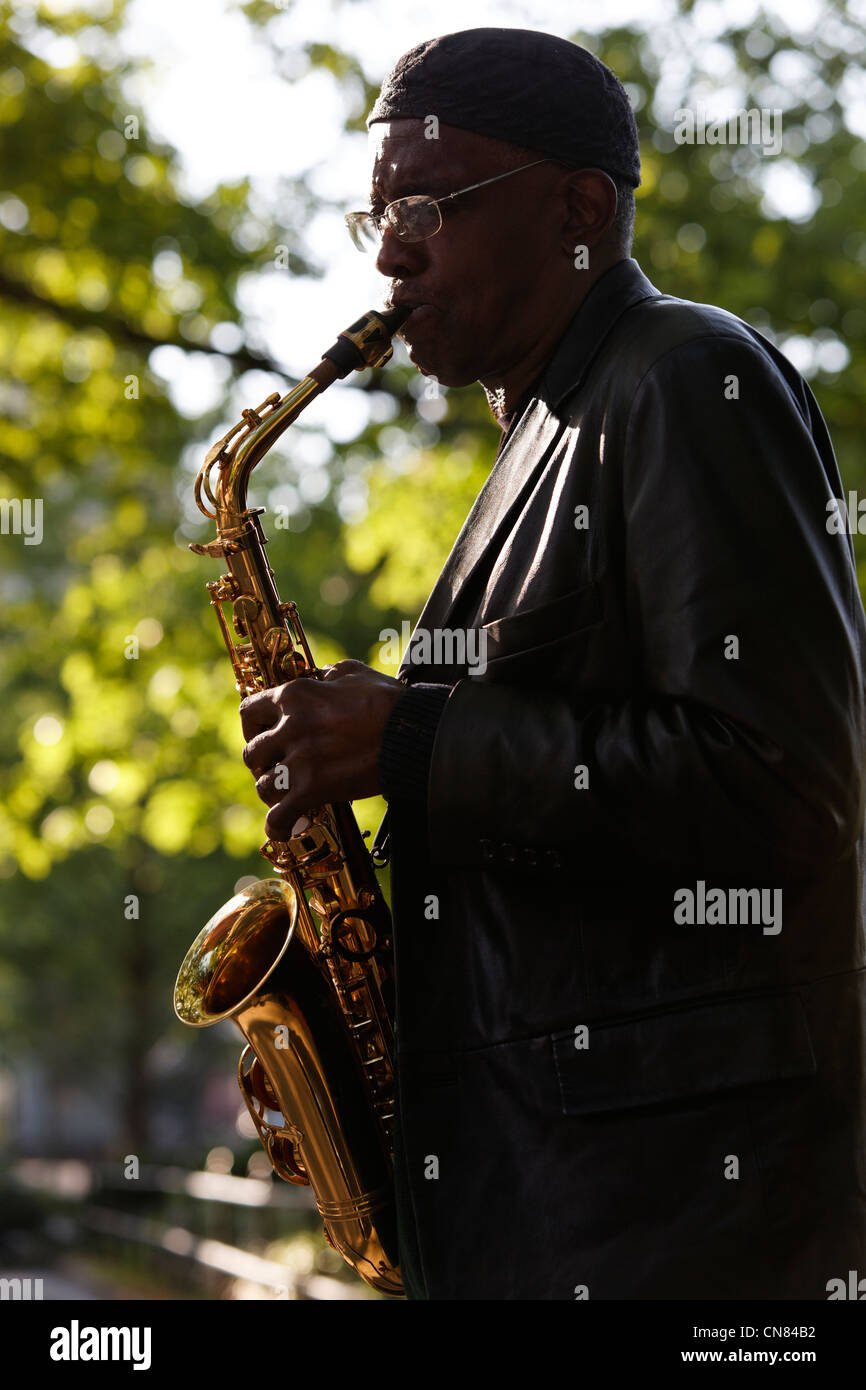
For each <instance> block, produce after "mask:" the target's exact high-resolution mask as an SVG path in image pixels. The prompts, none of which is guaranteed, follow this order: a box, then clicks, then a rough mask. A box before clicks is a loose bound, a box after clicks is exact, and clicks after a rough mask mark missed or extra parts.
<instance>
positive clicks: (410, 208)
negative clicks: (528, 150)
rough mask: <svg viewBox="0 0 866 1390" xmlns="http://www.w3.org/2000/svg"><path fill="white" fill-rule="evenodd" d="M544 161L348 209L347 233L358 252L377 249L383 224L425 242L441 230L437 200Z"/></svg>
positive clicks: (406, 238)
mask: <svg viewBox="0 0 866 1390" xmlns="http://www.w3.org/2000/svg"><path fill="white" fill-rule="evenodd" d="M546 163H548V160H547V159H534V160H533V161H532V163H531V164H521V165H520V168H519V169H509V170H508V172H507V174H496V175H494V177H493V178H492V179H482V181H481V183H471V184H470V185H469V187H468V188H459V189H458V190H457V192H456V193H446V195H445V196H444V198H429V197H428V196H427V195H426V194H424V193H417V194H413V195H412V196H411V197H408V198H398V199H397V200H396V202H393V203H389V204H388V206H387V207H386V208H385V209H384V211H382V212H347V213H346V226H347V227H348V228H349V235H350V236H351V238H352V241H353V242H354V243H355V245H356V246H357V248H358V250H359V251H372V250H376V249H378V247H379V246H380V244H381V241H382V235H383V233H384V229H385V227H390V229H391V231H392V232H393V233H394V235H395V236H396V237H397V239H398V241H427V240H428V238H429V237H431V236H435V235H436V233H437V232H438V231H441V228H442V212H441V209H440V206H439V205H440V203H448V202H451V200H452V199H453V198H461V197H462V196H463V194H464V193H471V192H472V191H473V189H475V188H486V187H487V185H488V184H490V183H498V182H499V180H500V179H510V178H511V175H512V174H522V173H523V170H524V169H534V168H535V166H536V164H546Z"/></svg>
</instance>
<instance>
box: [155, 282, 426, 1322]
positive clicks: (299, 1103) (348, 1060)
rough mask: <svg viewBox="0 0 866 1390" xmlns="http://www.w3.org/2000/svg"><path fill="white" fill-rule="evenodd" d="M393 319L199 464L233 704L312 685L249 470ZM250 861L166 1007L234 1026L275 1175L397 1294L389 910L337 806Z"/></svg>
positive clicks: (385, 344)
mask: <svg viewBox="0 0 866 1390" xmlns="http://www.w3.org/2000/svg"><path fill="white" fill-rule="evenodd" d="M408 313H409V310H408V309H394V310H390V311H381V312H378V313H376V312H371V313H369V314H365V315H364V316H363V317H362V318H360V319H359V320H358V321H357V322H356V323H353V324H352V325H351V327H350V328H348V329H346V331H345V333H341V334H340V336H339V338H338V339H337V342H336V343H335V344H334V345H333V347H331V348H329V349H328V351H327V352H326V353H325V354H324V355H323V358H322V361H321V363H320V364H319V366H318V367H316V368H314V370H313V371H312V372H311V373H310V374H309V376H307V377H305V378H304V380H303V381H302V382H300V384H299V385H298V386H296V387H295V388H294V390H292V391H290V392H289V394H288V395H287V396H285V397H283V398H282V399H281V398H280V397H279V396H278V395H273V396H269V397H268V398H267V400H265V401H263V402H262V404H261V405H259V406H257V407H256V409H255V410H245V411H244V412H243V416H242V419H241V420H240V422H239V423H238V424H237V425H235V426H234V427H233V428H232V429H231V430H229V432H228V434H226V435H225V436H224V437H223V438H222V439H221V440H219V441H218V442H217V443H216V444H215V445H214V446H213V448H212V449H210V451H209V452H208V454H207V457H206V459H205V462H204V464H203V466H202V469H201V471H200V473H199V476H198V479H197V481H196V490H195V495H196V501H197V502H198V505H199V507H200V509H201V511H203V512H204V514H205V515H206V516H208V517H210V518H211V519H213V520H215V521H216V530H217V535H216V539H214V540H212V541H209V542H207V544H204V545H199V544H196V545H193V546H191V547H190V548H191V549H192V550H195V551H196V552H197V553H198V554H201V555H207V556H210V557H212V558H216V559H221V560H224V561H225V564H226V568H227V571H228V572H227V573H226V574H224V575H222V576H221V577H220V578H219V579H217V580H214V581H212V582H211V583H209V584H208V586H207V587H208V591H209V593H210V599H211V604H212V606H213V608H214V611H215V613H216V617H217V620H218V622H219V625H220V630H221V632H222V635H223V639H224V641H225V644H226V647H227V649H228V652H229V656H230V658H231V663H232V669H233V671H234V674H235V684H236V688H237V690H238V691H239V693H240V694H242V695H251V694H253V693H254V692H255V691H257V690H268V689H271V688H273V687H274V686H277V685H282V684H284V683H285V682H287V681H289V680H298V679H308V680H309V679H314V680H315V679H320V678H321V674H322V673H321V672H320V671H319V670H318V668H317V667H316V665H315V663H314V661H313V657H312V653H311V651H310V646H309V643H308V641H307V637H306V633H305V632H304V629H303V627H302V625H301V620H300V617H299V616H298V611H297V608H296V606H295V604H294V603H282V602H281V601H280V598H279V595H278V594H277V590H276V584H275V582H274V574H273V571H272V569H271V567H270V565H269V564H268V561H267V558H266V556H265V549H264V547H265V544H266V537H265V535H264V532H263V530H262V526H261V522H260V520H259V514H260V511H261V509H260V508H250V507H248V506H247V502H246V491H247V483H248V480H249V476H250V474H251V473H252V471H253V469H254V468H255V467H256V465H257V464H258V463H260V462H261V460H262V459H263V458H264V456H265V454H266V453H267V451H268V449H270V447H271V445H272V444H273V443H275V441H276V440H277V439H278V438H279V436H280V435H281V434H282V433H283V431H284V430H285V429H286V428H287V427H288V426H289V425H290V424H291V423H292V422H293V421H294V420H295V419H297V417H298V415H299V414H300V413H301V411H302V410H304V409H305V407H306V406H307V405H308V404H309V402H310V401H311V400H313V398H314V397H315V396H317V395H318V394H319V393H320V392H321V391H323V390H325V389H326V387H328V386H329V385H330V384H331V383H332V382H333V381H335V380H337V379H338V378H340V377H344V376H348V374H349V372H350V371H352V370H362V369H363V368H364V367H376V366H381V365H382V363H383V362H385V361H387V359H388V358H389V357H390V355H391V337H392V336H393V334H394V333H395V332H396V331H397V328H398V327H399V325H400V324H401V323H402V322H403V320H404V319H405V318H406V317H407V316H408ZM209 504H210V505H209ZM211 507H212V510H211ZM224 606H228V609H229V614H228V616H227V615H226V613H225V612H224V611H223V609H224ZM236 639H237V640H236ZM262 853H263V854H264V855H265V857H266V858H267V859H269V860H270V862H271V863H272V864H273V866H274V869H275V871H276V873H277V874H278V875H279V877H277V878H269V879H261V880H259V881H258V882H256V883H253V884H251V885H250V886H249V887H247V888H245V889H244V890H243V891H242V892H240V893H237V894H235V896H234V897H233V898H231V899H229V901H228V902H227V903H226V904H225V905H224V906H223V907H221V908H220V910H219V912H217V913H215V914H214V916H213V917H211V919H210V921H209V922H208V923H207V925H206V926H205V927H203V929H202V930H201V931H200V932H199V934H198V936H197V937H196V939H195V941H194V942H193V944H192V946H191V947H190V950H189V951H188V952H187V955H186V957H185V959H184V962H183V964H182V965H181V968H180V971H179V973H178V977H177V983H176V985H175V993H174V1007H175V1012H176V1014H177V1016H178V1018H180V1019H181V1021H182V1022H183V1023H187V1024H189V1025H190V1026H191V1027H194V1028H206V1027H209V1026H210V1025H211V1024H213V1023H218V1022H220V1020H222V1019H231V1020H232V1022H234V1023H236V1024H237V1026H238V1028H239V1029H240V1031H241V1033H242V1034H243V1035H244V1037H245V1039H246V1042H247V1046H246V1047H245V1049H244V1051H243V1053H242V1054H241V1058H240V1062H239V1064H238V1083H239V1085H240V1088H241V1092H242V1094H243V1097H244V1100H245V1102H246V1105H247V1108H248V1110H249V1113H250V1115H251V1117H252V1120H253V1124H254V1125H255V1127H256V1131H257V1132H258V1135H259V1138H260V1139H261V1141H262V1144H263V1146H264V1149H265V1152H266V1153H267V1155H268V1158H269V1159H270V1161H271V1164H272V1166H273V1168H274V1171H275V1172H276V1173H277V1174H278V1175H279V1176H280V1177H281V1178H283V1179H284V1180H285V1181H286V1182H291V1183H309V1185H310V1186H311V1187H312V1190H313V1193H314V1195H315V1198H316V1204H317V1206H318V1208H319V1211H320V1213H321V1215H322V1218H323V1221H324V1227H325V1236H326V1237H327V1239H328V1241H329V1242H330V1244H331V1245H332V1246H333V1247H334V1249H335V1250H337V1251H339V1253H340V1254H341V1255H342V1256H343V1259H344V1260H346V1261H347V1263H348V1264H350V1265H351V1266H352V1267H353V1269H355V1271H356V1272H357V1273H358V1274H359V1275H360V1277H361V1278H362V1279H364V1280H365V1281H366V1282H367V1283H368V1284H370V1285H371V1286H372V1287H373V1288H374V1289H378V1290H379V1291H380V1292H382V1293H387V1294H392V1295H397V1296H399V1295H401V1294H402V1293H403V1286H402V1283H401V1279H400V1267H399V1263H398V1251H397V1223H396V1214H395V1201H394V1184H393V1172H392V1164H391V1145H392V1127H393V1120H394V1091H395V1077H394V1062H393V1050H394V1032H393V1007H394V1006H393V958H392V942H391V918H390V913H389V911H388V906H387V903H386V902H385V899H384V897H383V895H382V891H381V889H380V887H379V884H378V881H377V879H376V875H375V872H374V867H373V863H372V860H371V857H370V854H369V853H368V851H367V849H366V846H365V845H364V841H363V838H362V836H361V832H360V830H359V829H358V823H357V821H356V820H355V818H354V816H353V814H352V811H351V807H350V806H349V805H348V804H335V805H328V806H320V807H317V808H315V809H314V810H309V811H308V812H307V813H306V815H304V816H301V817H300V818H299V820H298V821H297V822H296V824H295V826H294V827H293V829H292V832H291V837H290V838H289V839H288V840H286V841H283V842H279V843H275V842H272V841H268V842H267V843H266V844H265V845H264V846H263V849H262ZM269 1116H270V1117H271V1118H269Z"/></svg>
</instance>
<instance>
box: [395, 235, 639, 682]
mask: <svg viewBox="0 0 866 1390" xmlns="http://www.w3.org/2000/svg"><path fill="white" fill-rule="evenodd" d="M659 293H660V291H658V290H657V289H655V287H654V286H653V285H652V284H651V283H650V281H649V280H648V279H647V278H646V276H645V275H644V274H643V272H642V270H641V269H640V267H639V266H638V264H637V262H636V261H634V260H630V259H629V260H624V261H620V262H618V263H617V265H615V266H613V267H611V269H610V270H609V271H607V273H606V274H605V275H603V276H602V278H601V279H600V280H599V281H598V282H597V283H596V284H595V285H594V286H593V288H592V290H591V291H590V293H589V294H588V295H587V297H586V299H585V300H584V302H583V304H582V305H581V306H580V308H579V310H578V311H577V313H576V314H575V316H574V318H573V319H572V320H571V323H570V324H569V326H568V328H567V329H566V331H565V334H564V335H563V337H562V339H561V340H560V343H559V345H558V347H557V348H556V351H555V353H554V355H553V357H552V358H551V360H550V362H549V363H548V365H547V367H546V368H545V370H544V372H543V373H542V374H541V376H540V377H539V378H538V381H537V382H536V384H535V387H534V388H533V390H532V391H531V392H529V393H527V397H526V403H525V405H524V407H523V409H522V412H521V414H520V416H519V418H518V419H517V420H515V422H514V424H513V425H512V427H511V429H510V430H509V432H508V435H507V437H506V439H505V440H504V442H503V444H502V447H501V448H500V451H499V453H498V454H497V457H496V461H495V463H494V465H493V468H492V469H491V472H490V475H489V477H488V479H487V481H486V483H485V484H484V486H483V487H482V489H481V491H480V492H479V494H478V496H477V497H476V499H475V502H474V504H473V506H472V510H471V511H470V513H469V515H468V517H467V518H466V521H465V522H464V523H463V526H462V528H461V531H460V534H459V536H458V537H457V540H456V541H455V542H454V546H453V548H452V550H451V553H450V555H449V556H448V559H447V560H446V561H445V565H444V566H443V569H442V572H441V573H440V575H439V578H438V579H437V581H436V583H435V585H434V587H433V590H432V592H431V594H430V597H429V598H428V600H427V602H426V604H425V605H424V609H423V612H422V613H421V616H420V618H419V619H418V622H417V624H416V626H415V629H414V630H413V633H412V637H411V638H410V640H409V646H408V648H407V652H406V655H405V656H404V658H403V661H402V663H401V665H400V669H399V671H398V673H397V674H398V677H406V678H407V679H408V680H410V681H411V680H413V679H414V680H422V681H423V680H425V679H426V680H429V679H430V678H431V672H430V669H429V667H425V666H424V665H414V664H413V663H412V661H411V660H410V655H409V654H410V653H411V651H412V647H413V643H415V641H416V635H417V634H418V633H419V630H420V631H423V632H425V633H429V632H432V631H433V630H434V629H440V630H441V629H443V628H453V627H459V626H464V627H465V626H471V625H472V623H473V621H474V618H475V615H476V613H477V611H478V606H479V603H480V600H481V597H482V595H483V588H484V584H485V583H486V581H487V578H488V576H489V567H490V557H491V555H493V556H494V557H495V555H496V554H497V553H498V550H499V548H501V543H502V541H503V540H504V538H505V536H506V535H507V534H508V532H509V531H510V530H511V528H512V527H513V525H514V522H515V520H516V519H517V517H518V516H519V514H520V512H521V511H522V509H523V507H524V506H525V504H526V499H527V498H528V497H529V495H530V494H531V492H532V489H533V488H534V486H535V485H536V482H537V480H538V478H539V476H540V474H541V473H542V471H543V469H544V467H545V465H546V463H547V461H548V458H549V455H550V451H551V449H553V448H555V446H556V443H557V441H558V439H559V437H560V435H561V433H562V429H563V426H564V422H563V420H562V419H561V418H560V417H559V416H558V415H557V413H556V412H557V407H558V406H559V405H560V404H561V402H562V401H563V400H564V399H565V398H566V397H567V396H571V395H573V393H574V391H575V390H576V389H577V388H578V387H579V386H580V384H581V382H582V381H583V379H584V377H585V376H586V374H587V372H588V371H589V368H590V366H591V364H592V362H593V360H594V358H595V356H596V354H597V353H598V351H599V349H600V348H601V345H602V343H603V342H604V340H605V338H606V337H607V335H608V333H609V332H610V331H611V329H612V328H613V326H614V324H615V323H616V322H617V321H618V320H619V318H620V317H621V315H622V314H624V313H625V312H626V310H627V309H630V308H631V307H632V305H634V304H637V303H639V302H640V301H641V300H642V299H647V298H651V297H655V296H658V295H659ZM527 434H529V435H530V437H531V438H532V453H533V455H534V459H533V463H532V466H531V468H530V469H529V470H528V471H527V449H526V448H524V447H523V444H524V440H525V438H526V436H527ZM497 542H499V544H497ZM500 616H501V615H500Z"/></svg>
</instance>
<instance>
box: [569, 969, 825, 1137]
mask: <svg viewBox="0 0 866 1390" xmlns="http://www.w3.org/2000/svg"><path fill="white" fill-rule="evenodd" d="M586 1027H587V1030H588V1031H587V1034H586V1036H585V1039H578V1038H576V1034H575V1030H574V1029H571V1030H570V1031H568V1032H561V1033H553V1034H551V1035H550V1036H551V1041H552V1044H553V1059H554V1066H555V1068H556V1075H557V1080H558V1083H559V1094H560V1099H561V1102H562V1113H563V1114H564V1115H592V1114H599V1113H603V1112H604V1111H612V1110H626V1109H631V1108H633V1107H635V1106H641V1105H657V1104H661V1103H663V1102H666V1101H676V1100H681V1099H685V1098H687V1097H689V1096H700V1095H703V1094H706V1093H710V1092H717V1091H724V1090H729V1089H732V1088H735V1087H738V1086H751V1085H755V1084H756V1083H759V1082H772V1081H781V1080H786V1079H789V1078H792V1077H805V1076H812V1075H814V1074H815V1072H816V1070H817V1067H816V1063H815V1054H814V1051H813V1049H812V1040H811V1037H810V1035H809V1026H808V1023H807V1021H806V1014H805V1010H804V1008H803V1003H802V1000H801V999H800V996H799V994H796V993H790V994H776V995H760V996H755V995H752V996H744V997H740V998H736V999H719V1000H714V1001H712V1002H709V1003H706V1002H705V1003H702V1004H699V1005H685V1006H683V1007H681V1008H677V1009H675V1010H669V1011H667V1012H664V1013H653V1014H647V1015H644V1016H643V1017H641V1018H632V1019H629V1020H628V1021H625V1022H619V1023H597V1024H592V1023H590V1024H587V1025H586ZM576 1041H582V1042H584V1043H585V1045H583V1046H576V1045H575V1043H576Z"/></svg>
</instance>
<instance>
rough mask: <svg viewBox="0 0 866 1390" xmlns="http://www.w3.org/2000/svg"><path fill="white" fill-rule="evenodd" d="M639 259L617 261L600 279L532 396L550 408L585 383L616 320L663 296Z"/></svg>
mask: <svg viewBox="0 0 866 1390" xmlns="http://www.w3.org/2000/svg"><path fill="white" fill-rule="evenodd" d="M660 297H661V290H657V289H656V287H655V285H653V284H651V283H650V281H649V280H648V279H647V277H646V276H645V275H644V273H643V271H642V270H641V268H640V266H639V265H638V263H637V261H636V260H633V259H632V258H631V257H629V258H628V259H627V260H624V261H618V262H617V263H616V265H613V266H611V268H610V270H607V271H605V273H604V275H602V277H601V279H600V280H597V281H596V283H595V284H594V285H593V287H592V289H591V290H590V292H589V294H588V295H587V296H586V299H585V300H584V301H583V303H582V304H581V306H580V308H579V309H578V311H577V313H576V314H575V316H574V318H573V319H572V320H571V323H570V324H569V325H568V328H567V329H566V330H565V333H564V334H563V336H562V338H561V339H560V341H559V344H558V346H557V348H556V351H555V352H554V354H553V357H552V358H551V359H550V361H549V362H548V364H547V366H546V367H545V368H544V370H543V372H542V374H541V376H540V377H539V378H538V380H537V381H536V383H535V386H534V387H533V388H532V391H531V395H532V396H534V397H536V398H538V399H540V400H542V401H544V403H545V404H546V405H547V406H548V408H549V409H550V410H555V409H556V407H557V406H558V405H559V404H560V403H561V402H562V401H563V400H564V399H565V397H566V396H568V395H570V394H571V392H572V391H574V390H575V389H576V388H577V387H578V386H579V385H580V383H581V382H582V380H583V378H584V377H585V376H586V373H587V372H588V371H589V368H590V366H591V365H592V361H593V358H594V357H595V355H596V353H597V352H598V351H599V349H600V347H601V345H602V343H603V342H604V340H605V338H606V337H607V335H608V333H609V332H610V331H611V329H612V328H613V326H614V324H615V323H616V322H617V320H618V319H619V318H620V317H621V316H622V315H623V314H624V313H625V311H626V309H630V308H631V307H632V305H633V304H638V303H639V302H640V301H641V300H642V299H653V298H660Z"/></svg>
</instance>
